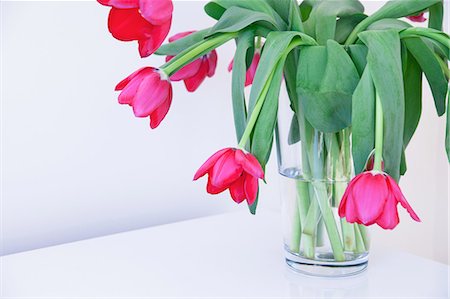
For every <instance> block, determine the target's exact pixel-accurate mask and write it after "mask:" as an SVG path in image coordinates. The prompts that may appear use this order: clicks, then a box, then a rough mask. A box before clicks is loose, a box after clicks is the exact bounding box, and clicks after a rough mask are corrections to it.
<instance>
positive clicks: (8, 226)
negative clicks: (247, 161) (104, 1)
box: [1, 1, 448, 262]
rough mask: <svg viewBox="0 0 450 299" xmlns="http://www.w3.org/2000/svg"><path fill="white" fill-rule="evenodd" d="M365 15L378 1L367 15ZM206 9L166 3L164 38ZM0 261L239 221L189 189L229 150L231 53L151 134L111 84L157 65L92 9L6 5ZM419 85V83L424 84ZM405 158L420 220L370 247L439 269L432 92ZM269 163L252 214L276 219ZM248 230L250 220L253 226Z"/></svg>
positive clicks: (444, 176)
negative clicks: (210, 221)
mask: <svg viewBox="0 0 450 299" xmlns="http://www.w3.org/2000/svg"><path fill="white" fill-rule="evenodd" d="M366 3H367V6H368V11H369V12H370V11H373V10H374V9H375V8H376V7H379V6H381V5H382V4H383V2H380V1H378V2H374V1H372V2H366ZM203 4H204V2H199V1H198V2H192V1H183V2H180V1H178V2H175V14H174V23H173V27H172V31H171V32H172V33H176V32H180V31H185V30H191V29H200V28H204V27H206V26H209V25H211V24H213V22H212V21H211V20H210V19H209V18H208V17H207V16H206V15H205V14H204V13H203V11H202V5H203ZM2 6H3V7H2V16H1V19H2V21H1V22H2V32H1V35H2V48H1V51H2V88H1V96H2V109H1V113H2V115H1V119H2V121H1V125H2V176H3V177H2V193H1V195H2V201H1V203H2V211H1V212H2V214H1V218H2V219H1V222H2V241H3V242H2V245H3V246H2V247H3V248H2V251H1V252H2V254H8V253H13V252H18V251H22V250H29V249H33V248H39V247H43V246H48V245H52V244H58V243H64V242H69V241H74V240H79V239H84V238H89V237H94V236H99V235H105V234H110V233H114V232H119V231H126V230H130V229H134V228H139V227H145V226H150V225H156V224H160V223H167V222H171V221H177V220H182V219H188V218H193V217H199V216H203V215H210V214H215V213H221V212H224V211H231V210H232V211H235V210H237V209H240V210H245V209H246V207H245V206H244V205H241V206H239V207H236V205H235V204H234V203H233V202H232V201H231V200H230V199H229V197H228V194H223V195H218V196H210V195H207V194H206V192H205V191H204V188H205V182H204V181H201V182H195V183H193V182H192V181H191V180H192V176H193V173H194V172H195V170H196V169H197V168H198V167H199V166H200V165H201V163H202V162H203V161H204V159H206V158H207V157H208V156H209V155H210V154H212V153H213V152H214V151H216V150H218V149H220V148H223V147H226V146H233V145H234V144H235V140H234V129H233V126H232V113H231V101H230V78H231V76H230V74H229V73H228V72H227V71H226V67H227V65H228V62H229V60H230V59H231V57H232V51H233V49H234V45H233V44H232V43H230V44H227V45H225V46H224V47H222V48H221V49H220V50H219V66H218V69H217V73H216V76H214V78H212V79H207V80H206V82H205V83H204V84H203V85H202V86H201V87H200V89H199V90H198V91H197V92H196V93H195V94H188V93H187V92H186V91H185V90H184V87H183V85H182V84H174V88H175V89H174V102H173V106H172V108H171V110H170V112H169V114H168V116H167V118H166V119H165V120H164V122H163V123H162V125H161V126H160V127H159V128H158V129H156V130H150V129H149V126H148V119H136V118H134V116H133V115H132V112H131V110H130V109H129V108H128V107H125V106H121V105H118V104H117V93H116V92H114V91H113V88H114V86H115V84H116V83H117V82H118V81H120V80H121V79H122V78H123V77H125V76H126V75H128V74H129V73H131V72H132V71H134V70H135V69H137V68H139V67H141V66H143V65H152V66H157V65H160V64H161V62H162V60H163V59H162V58H161V57H155V56H152V57H150V58H147V59H140V58H139V57H138V52H137V46H136V44H135V43H123V42H119V41H117V40H115V39H114V38H113V37H112V36H111V35H110V34H109V33H108V31H107V27H106V19H107V14H108V8H106V7H102V6H100V5H98V4H97V3H95V2H33V3H30V2H15V3H14V2H3V3H2ZM425 85H426V84H425ZM425 93H426V96H425V97H424V113H423V118H422V123H421V124H420V126H419V129H418V132H417V135H416V136H415V137H414V138H413V140H412V142H411V146H410V148H409V149H408V151H407V158H408V167H409V171H408V175H407V177H406V178H404V179H403V180H402V183H401V184H402V187H403V190H404V192H405V194H406V196H407V198H408V199H409V201H410V203H411V204H412V205H413V207H414V208H415V209H416V211H417V213H418V214H419V215H420V217H421V218H422V220H423V223H421V224H417V223H414V222H413V221H412V220H410V219H409V218H408V215H407V214H406V213H404V212H401V224H400V225H399V226H398V228H396V229H395V230H394V231H393V232H385V231H381V230H379V229H373V231H374V234H373V246H374V248H377V247H385V246H390V247H394V248H398V249H402V250H407V251H410V252H413V253H416V254H420V255H422V256H425V257H429V258H434V259H437V260H440V261H443V262H446V261H448V259H447V254H448V246H447V243H448V237H447V235H448V190H447V187H448V173H447V170H448V164H447V161H446V158H445V153H444V145H443V139H444V130H445V124H444V120H443V119H441V120H439V121H437V117H436V115H435V112H434V110H433V109H434V107H433V103H432V99H431V94H430V92H429V88H428V87H426V89H425ZM274 158H275V156H273V157H272V160H271V162H270V164H269V166H268V173H267V178H268V181H269V184H268V185H263V186H262V187H261V188H262V197H261V200H260V202H261V206H260V209H274V210H277V209H278V207H279V204H278V202H279V198H278V188H279V186H278V182H277V181H278V180H277V174H276V163H275V162H276V161H275V159H274ZM249 217H250V216H249Z"/></svg>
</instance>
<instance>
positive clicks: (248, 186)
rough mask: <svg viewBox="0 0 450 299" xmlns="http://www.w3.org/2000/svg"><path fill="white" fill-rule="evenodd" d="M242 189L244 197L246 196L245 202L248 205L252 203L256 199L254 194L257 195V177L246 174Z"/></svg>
mask: <svg viewBox="0 0 450 299" xmlns="http://www.w3.org/2000/svg"><path fill="white" fill-rule="evenodd" d="M244 191H245V197H247V203H248V204H249V205H252V204H253V203H254V202H255V200H256V196H257V195H258V179H257V178H256V177H254V176H251V175H246V176H245V182H244Z"/></svg>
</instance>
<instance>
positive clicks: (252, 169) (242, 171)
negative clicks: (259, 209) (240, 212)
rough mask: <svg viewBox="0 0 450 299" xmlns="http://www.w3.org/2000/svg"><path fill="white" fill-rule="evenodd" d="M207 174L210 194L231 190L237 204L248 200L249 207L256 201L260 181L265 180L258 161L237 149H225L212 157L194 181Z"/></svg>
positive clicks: (207, 189)
mask: <svg viewBox="0 0 450 299" xmlns="http://www.w3.org/2000/svg"><path fill="white" fill-rule="evenodd" d="M205 174H208V184H207V186H206V191H207V192H208V193H210V194H218V193H221V192H223V191H225V190H226V189H229V191H230V194H231V197H232V198H233V200H234V201H235V202H237V203H241V202H243V201H244V200H245V199H246V200H247V203H248V204H249V205H251V204H253V203H254V202H255V200H256V196H257V194H258V179H263V178H264V171H263V170H262V168H261V165H260V164H259V162H258V160H256V158H255V157H254V156H253V155H252V154H250V153H247V154H246V153H244V152H243V151H242V150H240V149H235V148H225V149H223V150H220V151H218V152H217V153H215V154H214V155H212V156H211V157H210V158H209V159H208V160H207V161H206V162H205V163H204V164H203V165H202V166H201V167H200V169H199V170H198V171H197V173H196V174H195V176H194V181H195V180H197V179H199V178H200V177H202V176H204V175H205Z"/></svg>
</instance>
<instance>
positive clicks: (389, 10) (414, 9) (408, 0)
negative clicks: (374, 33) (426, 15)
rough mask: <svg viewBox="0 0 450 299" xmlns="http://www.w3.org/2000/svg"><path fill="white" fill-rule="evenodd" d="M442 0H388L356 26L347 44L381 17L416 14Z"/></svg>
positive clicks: (352, 41) (399, 16)
mask: <svg viewBox="0 0 450 299" xmlns="http://www.w3.org/2000/svg"><path fill="white" fill-rule="evenodd" d="M441 1H442V0H396V1H388V2H387V3H386V4H385V5H383V6H382V7H381V8H380V9H379V10H377V11H376V12H375V13H373V14H372V15H370V16H369V17H367V18H366V19H364V20H363V21H362V22H361V23H359V24H358V26H356V28H355V29H354V30H353V32H352V33H351V34H350V36H349V38H348V39H347V41H346V42H345V44H346V45H349V44H352V43H354V42H355V40H356V39H357V37H358V34H359V33H360V32H362V31H363V30H365V29H367V27H368V26H370V25H371V24H372V23H374V22H376V21H378V20H381V19H398V18H401V17H406V16H411V15H415V14H417V13H420V12H421V11H424V10H425V9H427V8H429V7H430V6H433V5H435V4H436V3H439V2H441Z"/></svg>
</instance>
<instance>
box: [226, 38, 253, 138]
mask: <svg viewBox="0 0 450 299" xmlns="http://www.w3.org/2000/svg"><path fill="white" fill-rule="evenodd" d="M254 38H255V37H254V33H253V32H252V31H243V32H242V33H241V34H240V35H239V37H238V38H237V39H236V44H237V47H236V54H235V56H234V60H233V73H232V80H231V83H232V90H231V95H232V99H233V115H234V126H235V129H236V137H237V140H238V142H239V140H241V138H242V134H243V133H244V130H245V127H246V125H247V109H246V104H245V95H244V87H245V76H246V71H247V62H246V61H247V56H251V57H253V51H254Z"/></svg>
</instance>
